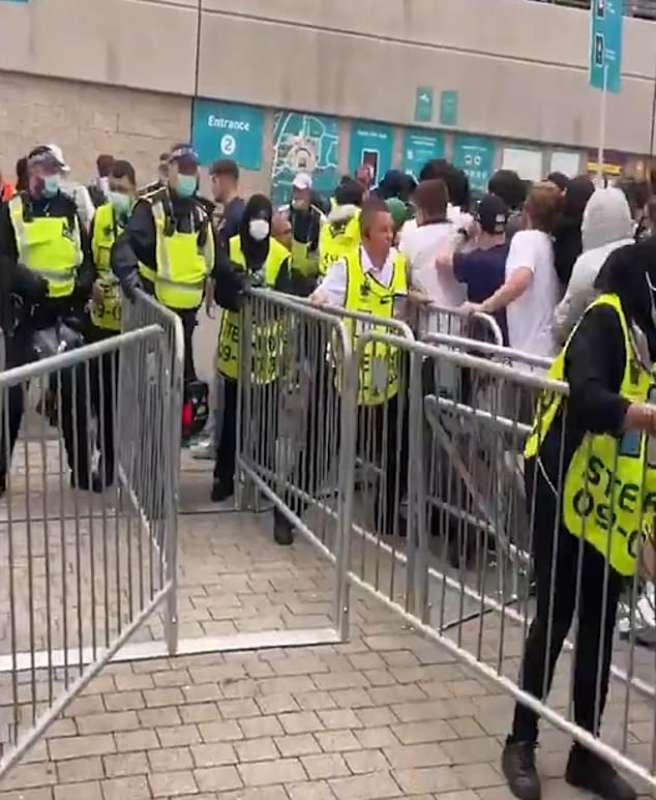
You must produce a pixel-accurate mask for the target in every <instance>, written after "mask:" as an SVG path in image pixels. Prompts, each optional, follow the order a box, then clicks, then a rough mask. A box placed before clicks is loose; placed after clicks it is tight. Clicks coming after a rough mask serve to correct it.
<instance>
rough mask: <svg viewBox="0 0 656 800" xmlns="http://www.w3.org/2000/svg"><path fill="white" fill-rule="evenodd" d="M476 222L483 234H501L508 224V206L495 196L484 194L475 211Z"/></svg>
mask: <svg viewBox="0 0 656 800" xmlns="http://www.w3.org/2000/svg"><path fill="white" fill-rule="evenodd" d="M476 222H478V224H479V225H480V226H481V228H482V229H483V230H484V231H485V233H490V234H498V233H503V232H504V231H505V230H506V223H507V222H508V206H507V205H506V204H505V203H504V202H503V200H502V199H501V198H500V197H498V196H497V195H496V194H486V195H484V196H483V197H482V198H481V201H480V203H479V204H478V208H477V209H476Z"/></svg>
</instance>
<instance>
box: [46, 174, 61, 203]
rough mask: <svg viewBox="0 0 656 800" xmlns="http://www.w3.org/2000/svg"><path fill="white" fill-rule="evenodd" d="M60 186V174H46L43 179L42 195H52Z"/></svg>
mask: <svg viewBox="0 0 656 800" xmlns="http://www.w3.org/2000/svg"><path fill="white" fill-rule="evenodd" d="M60 186H61V176H59V175H46V176H45V178H44V179H43V196H44V197H49V198H51V197H54V196H55V195H56V194H57V192H59V188H60Z"/></svg>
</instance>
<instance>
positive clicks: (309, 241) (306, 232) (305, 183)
mask: <svg viewBox="0 0 656 800" xmlns="http://www.w3.org/2000/svg"><path fill="white" fill-rule="evenodd" d="M313 199H314V198H313V195H312V178H311V176H310V175H308V173H307V172H299V173H298V175H296V177H295V178H294V181H293V183H292V202H291V206H290V208H289V221H290V223H291V226H292V268H293V269H294V270H295V271H297V272H298V273H299V274H301V275H303V276H304V277H306V278H316V276H317V273H318V269H319V235H320V233H321V226H322V224H323V222H324V214H323V211H322V210H321V209H320V208H319V206H318V205H316V203H314V202H313Z"/></svg>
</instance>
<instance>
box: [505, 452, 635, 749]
mask: <svg viewBox="0 0 656 800" xmlns="http://www.w3.org/2000/svg"><path fill="white" fill-rule="evenodd" d="M535 472H536V470H535V462H534V461H532V462H528V464H527V469H526V478H525V480H526V496H527V498H529V503H530V498H531V497H532V493H533V491H534V482H533V476H534V474H535ZM535 491H536V492H537V496H536V503H535V526H534V533H533V551H534V555H535V578H536V583H537V613H536V616H535V619H534V620H533V622H532V623H531V627H530V630H529V634H528V637H527V640H526V646H525V651H524V661H523V664H522V673H521V686H522V688H523V689H525V690H526V691H527V692H530V693H531V694H532V695H534V696H535V697H538V698H540V699H544V696H545V693H544V688H545V677H546V691H547V692H548V691H549V689H550V687H551V683H552V680H553V674H554V669H555V666H556V661H557V660H558V656H559V655H560V651H561V650H562V646H563V642H564V640H565V637H566V636H567V633H568V631H569V629H570V626H571V624H572V619H573V616H574V611H575V607H576V590H577V574H578V567H579V558H580V556H579V548H580V547H581V540H580V539H578V538H577V537H575V536H572V534H571V533H569V531H568V530H567V529H566V528H565V527H564V526H563V525H562V524H560V525H559V526H557V528H556V533H555V535H554V515H555V513H556V502H555V500H556V498H555V496H554V494H553V492H552V490H551V488H550V487H549V486H548V484H547V482H546V481H545V480H544V478H543V477H542V476H541V474H540V473H539V472H538V478H537V480H536V482H535ZM554 543H557V552H556V560H555V571H554V569H552V564H553V555H554ZM581 558H582V561H581V569H582V573H581V581H580V584H581V585H580V593H581V594H580V599H579V608H578V637H577V641H576V643H575V647H576V650H575V659H576V663H575V665H574V719H575V721H576V723H577V724H578V725H580V726H581V727H582V728H585V730H588V731H590V733H592V734H593V735H595V736H596V735H598V733H599V727H600V725H601V718H602V714H603V711H604V707H605V705H606V697H607V695H608V679H609V672H610V661H611V654H612V647H613V632H614V629H615V618H616V613H617V603H618V600H619V596H620V593H621V590H622V577H621V576H620V574H619V573H618V572H616V571H615V570H614V569H613V568H612V567H610V566H609V567H608V575H607V577H606V559H605V558H604V557H603V555H602V554H601V553H600V552H598V551H597V550H596V549H595V548H593V547H592V546H591V545H590V544H588V543H587V542H584V543H583V552H582V556H581ZM552 577H553V582H554V591H553V599H551V583H552ZM605 580H607V588H606V598H605V602H604V583H605ZM550 616H551V639H550V641H549V650H548V652H547V644H548V641H547V640H548V628H549V617H550ZM602 639H603V642H602ZM600 648H601V669H600V663H599V662H600V658H599V655H600ZM597 685H598V691H597ZM537 737H538V717H537V715H536V714H535V713H534V712H533V711H530V710H529V709H528V708H526V707H525V706H522V705H521V704H519V703H518V704H517V706H516V707H515V716H514V720H513V728H512V734H511V736H510V741H514V742H531V743H533V742H536V741H537Z"/></svg>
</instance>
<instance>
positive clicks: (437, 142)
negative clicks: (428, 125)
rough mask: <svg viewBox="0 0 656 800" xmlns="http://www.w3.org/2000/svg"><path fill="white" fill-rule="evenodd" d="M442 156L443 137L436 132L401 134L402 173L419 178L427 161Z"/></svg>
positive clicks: (412, 131) (416, 130)
mask: <svg viewBox="0 0 656 800" xmlns="http://www.w3.org/2000/svg"><path fill="white" fill-rule="evenodd" d="M443 156H444V136H442V134H441V133H439V132H437V131H430V130H423V129H420V128H418V129H414V130H413V129H410V130H407V131H405V133H404V134H403V162H402V164H401V168H402V169H403V171H404V172H407V173H408V174H409V175H412V176H413V177H414V178H419V173H420V172H421V168H422V167H423V166H424V164H425V163H426V162H427V161H431V160H432V159H434V158H442V157H443Z"/></svg>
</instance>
